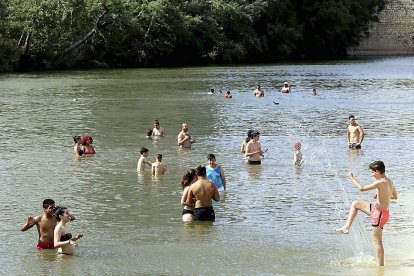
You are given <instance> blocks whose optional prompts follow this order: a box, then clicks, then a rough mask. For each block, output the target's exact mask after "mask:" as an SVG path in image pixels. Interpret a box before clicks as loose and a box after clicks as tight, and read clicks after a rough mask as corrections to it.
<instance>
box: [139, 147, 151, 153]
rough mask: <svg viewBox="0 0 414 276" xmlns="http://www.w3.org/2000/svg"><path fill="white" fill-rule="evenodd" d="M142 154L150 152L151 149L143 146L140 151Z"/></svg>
mask: <svg viewBox="0 0 414 276" xmlns="http://www.w3.org/2000/svg"><path fill="white" fill-rule="evenodd" d="M139 152H140V153H141V154H144V153H146V152H149V149H147V148H146V147H142V148H141V150H140V151H139Z"/></svg>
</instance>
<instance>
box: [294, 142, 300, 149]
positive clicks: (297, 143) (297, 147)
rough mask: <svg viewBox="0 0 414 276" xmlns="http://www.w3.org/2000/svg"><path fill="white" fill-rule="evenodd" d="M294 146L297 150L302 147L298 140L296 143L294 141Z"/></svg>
mask: <svg viewBox="0 0 414 276" xmlns="http://www.w3.org/2000/svg"><path fill="white" fill-rule="evenodd" d="M293 148H294V149H295V150H299V149H300V142H296V143H294V144H293Z"/></svg>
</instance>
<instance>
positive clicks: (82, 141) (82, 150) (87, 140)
mask: <svg viewBox="0 0 414 276" xmlns="http://www.w3.org/2000/svg"><path fill="white" fill-rule="evenodd" d="M73 141H74V142H75V146H74V147H73V153H74V155H75V157H76V158H83V157H85V156H86V155H88V154H95V153H96V152H95V148H94V147H93V146H92V142H93V138H92V136H83V137H81V136H78V135H76V136H73Z"/></svg>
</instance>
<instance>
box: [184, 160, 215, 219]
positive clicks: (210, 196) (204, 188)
mask: <svg viewBox="0 0 414 276" xmlns="http://www.w3.org/2000/svg"><path fill="white" fill-rule="evenodd" d="M196 175H197V178H198V179H197V181H196V182H194V184H192V185H191V186H190V188H188V190H187V192H186V194H185V196H184V198H185V200H184V202H183V204H184V205H186V206H193V205H194V206H195V209H194V220H197V221H215V218H216V215H215V213H214V209H213V200H214V201H219V200H220V194H219V192H218V190H217V188H216V186H215V185H214V184H213V183H211V182H210V181H208V180H207V177H206V167H204V166H202V165H200V166H198V167H197V168H196Z"/></svg>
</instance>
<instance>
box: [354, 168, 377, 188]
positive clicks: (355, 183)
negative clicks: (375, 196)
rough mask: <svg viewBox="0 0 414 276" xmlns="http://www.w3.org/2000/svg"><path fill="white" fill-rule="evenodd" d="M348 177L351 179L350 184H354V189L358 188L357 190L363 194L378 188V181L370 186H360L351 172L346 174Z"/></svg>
mask: <svg viewBox="0 0 414 276" xmlns="http://www.w3.org/2000/svg"><path fill="white" fill-rule="evenodd" d="M348 177H349V179H351V181H352V183H354V185H355V187H357V188H358V190H360V191H361V192H365V191H369V190H373V189H376V188H378V186H379V184H380V182H379V181H375V182H374V183H372V184H369V185H362V184H361V183H359V181H358V180H357V179H356V178H355V177H354V174H353V173H352V172H350V173H348Z"/></svg>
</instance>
